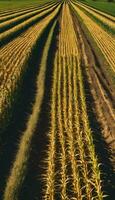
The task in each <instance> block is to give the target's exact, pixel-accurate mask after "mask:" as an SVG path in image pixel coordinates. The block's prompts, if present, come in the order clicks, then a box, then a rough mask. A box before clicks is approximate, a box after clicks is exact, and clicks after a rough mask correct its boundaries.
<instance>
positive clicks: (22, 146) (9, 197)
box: [3, 9, 58, 200]
mask: <svg viewBox="0 0 115 200" xmlns="http://www.w3.org/2000/svg"><path fill="white" fill-rule="evenodd" d="M57 11H58V10H57V9H56V11H54V13H52V14H51V15H50V17H49V18H47V19H46V21H43V27H44V29H45V28H46V24H47V23H48V22H49V21H50V20H51V19H52V18H54V17H55V15H56V12H57ZM56 23H57V20H55V21H54V23H53V25H52V27H51V30H50V33H49V35H48V38H47V41H46V43H45V46H44V50H43V55H42V59H41V63H40V69H39V70H38V76H37V80H36V94H35V101H34V104H33V106H32V113H31V114H30V115H29V116H28V120H27V123H26V126H25V127H26V128H25V130H24V131H23V133H22V134H21V138H20V142H19V146H18V150H17V153H16V157H15V160H14V162H13V165H12V166H11V172H10V174H9V178H8V180H7V183H6V188H5V192H4V197H3V199H4V200H15V199H18V196H19V192H20V188H21V187H22V184H23V181H24V179H25V175H26V171H27V168H28V159H29V156H30V150H31V142H32V138H33V136H34V134H35V131H36V127H37V123H38V120H39V115H40V111H41V105H42V101H43V97H44V91H45V76H46V67H47V58H48V53H49V48H50V46H51V41H52V36H53V32H54V29H55V26H56ZM43 27H39V28H41V30H40V31H41V32H43ZM38 56H39V52H38ZM54 126H55V123H54ZM54 142H55V140H54ZM52 152H53V149H52ZM51 173H53V171H52V169H51ZM52 180H53V179H52Z"/></svg>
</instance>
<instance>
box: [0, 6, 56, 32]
mask: <svg viewBox="0 0 115 200" xmlns="http://www.w3.org/2000/svg"><path fill="white" fill-rule="evenodd" d="M50 7H53V5H48V6H44V7H43V8H41V9H40V8H39V9H35V10H33V11H32V12H28V13H26V14H24V15H21V16H18V17H15V18H13V19H10V20H7V21H5V22H3V23H1V24H0V32H3V31H6V30H8V29H10V28H12V27H13V26H16V25H18V24H19V23H22V22H24V23H25V20H28V19H29V18H32V17H34V16H36V15H37V14H39V13H41V12H42V13H43V11H44V10H47V9H49V8H50Z"/></svg>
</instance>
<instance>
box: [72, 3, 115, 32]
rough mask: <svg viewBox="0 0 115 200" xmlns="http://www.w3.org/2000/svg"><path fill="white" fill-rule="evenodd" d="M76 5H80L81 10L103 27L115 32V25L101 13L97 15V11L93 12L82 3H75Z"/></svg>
mask: <svg viewBox="0 0 115 200" xmlns="http://www.w3.org/2000/svg"><path fill="white" fill-rule="evenodd" d="M75 5H78V6H79V7H80V8H82V9H83V10H85V11H86V14H87V13H88V14H90V16H93V18H94V19H95V20H97V21H99V22H100V23H101V24H102V25H105V26H107V27H108V28H111V29H112V30H113V31H114V28H115V23H114V22H113V21H111V20H109V19H108V18H106V17H104V16H102V15H100V14H99V13H96V12H95V11H93V10H91V9H90V8H87V6H85V5H82V4H80V3H75Z"/></svg>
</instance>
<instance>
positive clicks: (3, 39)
mask: <svg viewBox="0 0 115 200" xmlns="http://www.w3.org/2000/svg"><path fill="white" fill-rule="evenodd" d="M56 7H57V5H54V6H53V7H51V8H49V9H48V10H45V11H43V12H42V13H39V14H38V15H36V16H34V17H32V18H30V19H28V20H27V21H25V22H22V23H21V24H18V25H17V26H15V27H13V28H11V29H10V30H7V31H5V32H4V33H2V34H1V35H0V47H1V46H3V45H4V44H6V43H7V42H9V41H10V40H12V39H13V38H15V37H17V36H18V34H20V33H22V32H24V31H25V30H27V29H28V28H29V27H30V26H32V25H34V24H35V23H37V22H38V21H40V20H41V19H42V18H44V17H45V16H47V15H48V14H49V13H51V11H53V10H54V9H55V8H56Z"/></svg>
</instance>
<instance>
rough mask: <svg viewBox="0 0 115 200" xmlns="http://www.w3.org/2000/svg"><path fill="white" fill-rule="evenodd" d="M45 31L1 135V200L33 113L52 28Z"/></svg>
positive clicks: (37, 44)
mask: <svg viewBox="0 0 115 200" xmlns="http://www.w3.org/2000/svg"><path fill="white" fill-rule="evenodd" d="M52 23H53V22H51V23H50V24H49V26H48V27H47V30H45V31H44V33H43V35H42V36H41V39H39V40H38V41H37V43H36V45H35V47H34V49H33V51H32V54H31V56H30V58H29V60H28V61H27V65H28V67H27V71H26V72H25V74H24V75H23V80H22V81H21V84H20V87H19V88H18V96H17V98H16V102H15V105H14V107H13V110H12V118H11V120H10V124H9V125H8V127H7V129H6V130H5V131H4V132H2V133H1V138H0V139H1V140H0V163H1V166H0V199H1V200H2V195H3V190H4V187H5V184H6V180H7V177H8V175H9V171H10V169H11V166H12V164H13V160H14V158H15V154H16V152H17V146H18V143H19V139H20V137H21V133H22V132H23V130H25V126H26V122H27V119H28V115H29V114H30V113H31V108H32V104H33V103H34V99H35V91H36V78H37V75H38V73H39V67H38V66H39V64H40V60H41V57H42V52H43V47H44V44H45V41H46V39H47V35H48V33H49V30H50V27H51V25H52Z"/></svg>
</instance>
